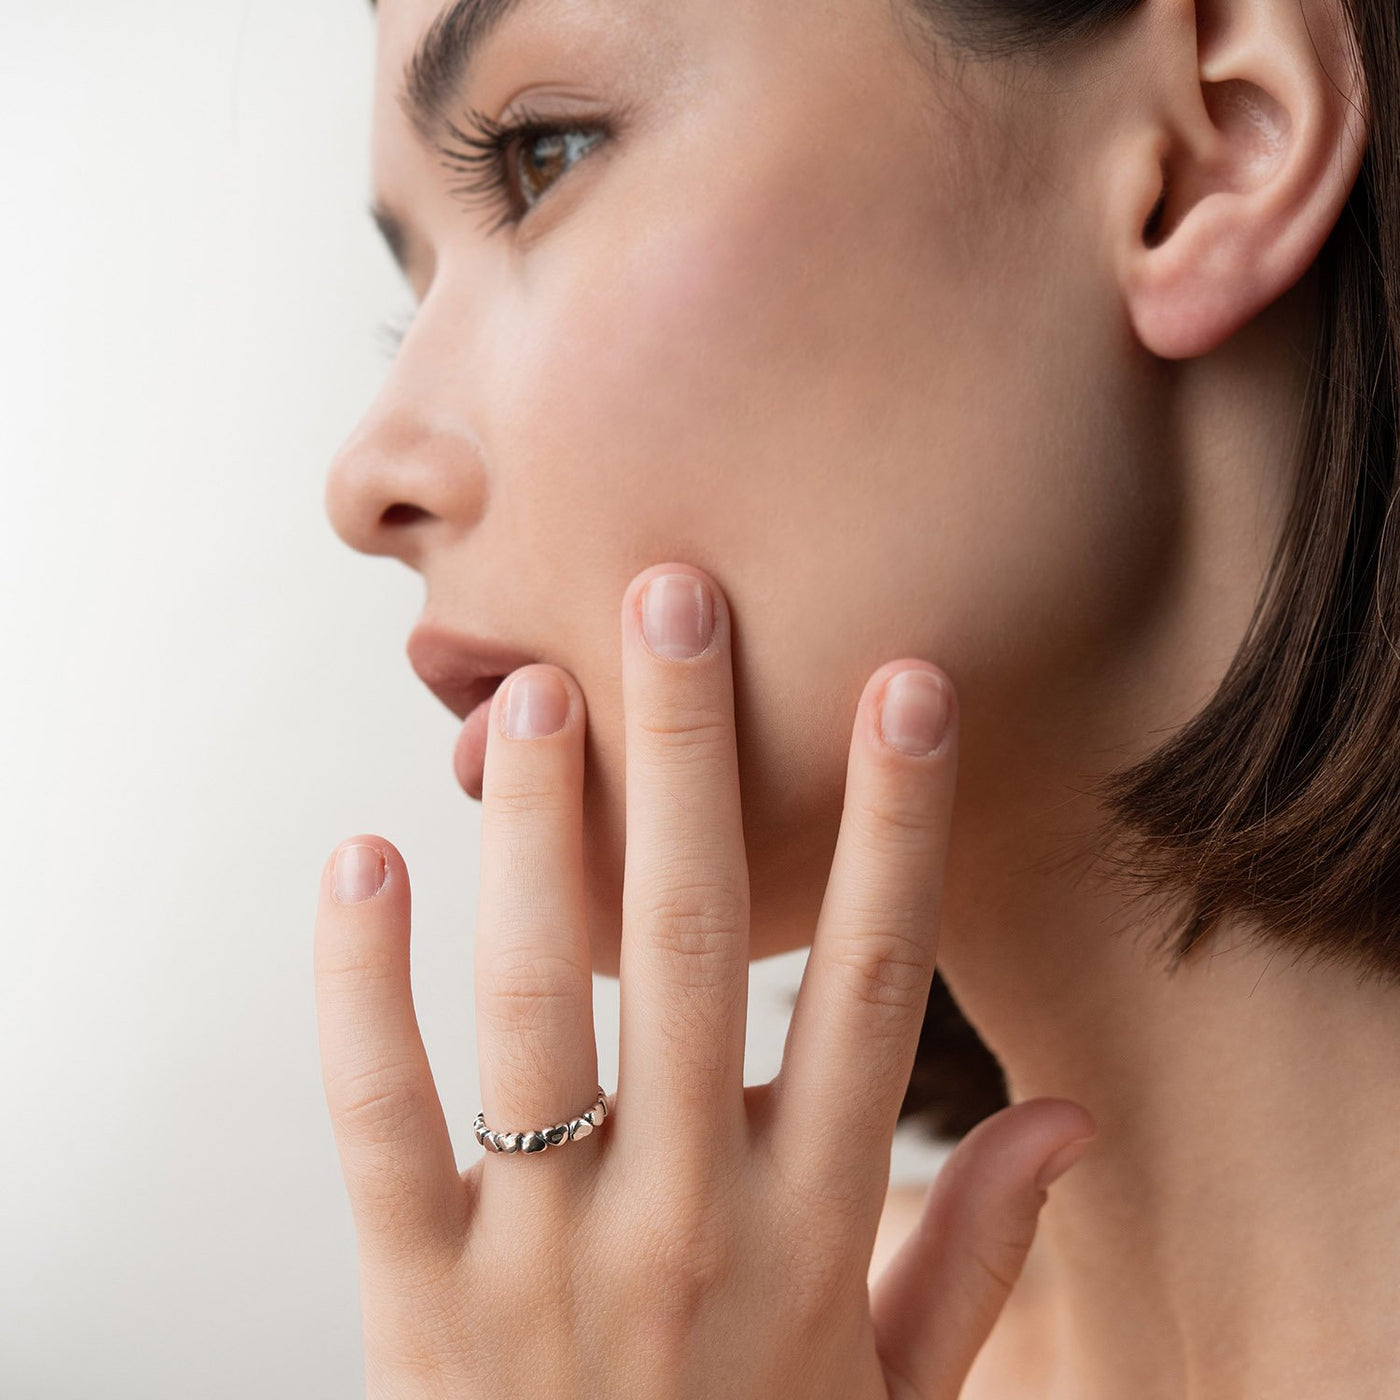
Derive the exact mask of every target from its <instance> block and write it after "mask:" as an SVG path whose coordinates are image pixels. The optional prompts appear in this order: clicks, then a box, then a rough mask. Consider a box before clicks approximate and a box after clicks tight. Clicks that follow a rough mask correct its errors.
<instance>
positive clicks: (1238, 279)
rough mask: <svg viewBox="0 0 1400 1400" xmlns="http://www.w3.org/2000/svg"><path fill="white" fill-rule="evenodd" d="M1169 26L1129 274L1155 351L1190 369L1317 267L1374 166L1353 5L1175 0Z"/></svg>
mask: <svg viewBox="0 0 1400 1400" xmlns="http://www.w3.org/2000/svg"><path fill="white" fill-rule="evenodd" d="M1162 19H1163V23H1162V24H1161V25H1160V26H1158V27H1157V28H1156V30H1155V36H1156V38H1157V39H1158V40H1160V41H1162V42H1164V43H1166V44H1167V45H1168V46H1169V47H1174V48H1175V49H1176V52H1175V54H1173V55H1172V56H1171V57H1170V59H1169V61H1167V62H1165V63H1163V64H1162V65H1161V66H1160V67H1158V69H1157V72H1158V75H1159V78H1158V85H1157V86H1156V87H1154V88H1153V91H1152V97H1153V100H1154V102H1155V103H1156V104H1158V105H1157V111H1156V115H1155V116H1154V123H1157V124H1159V125H1158V126H1157V129H1156V131H1155V133H1154V134H1155V138H1156V142H1155V145H1153V146H1151V147H1149V148H1146V149H1144V150H1141V151H1140V152H1138V153H1135V154H1136V155H1138V156H1139V157H1140V158H1142V159H1143V162H1144V166H1145V173H1143V174H1142V176H1141V177H1140V178H1138V179H1136V180H1135V181H1134V182H1133V189H1132V192H1131V198H1132V199H1133V201H1134V202H1133V204H1132V205H1131V207H1130V211H1129V212H1130V215H1131V225H1130V226H1129V230H1128V236H1126V237H1125V241H1124V243H1123V246H1122V258H1121V264H1120V268H1119V274H1120V281H1121V285H1122V288H1123V294H1124V299H1125V303H1126V306H1127V310H1128V313H1129V316H1130V318H1131V320H1132V324H1133V328H1134V330H1135V332H1136V334H1137V336H1138V338H1139V340H1141V342H1142V344H1143V345H1144V346H1145V347H1146V348H1147V349H1148V350H1150V351H1152V353H1153V354H1155V355H1159V356H1161V357H1162V358H1164V359H1189V358H1191V357H1193V356H1197V355H1204V354H1208V353H1209V352H1210V351H1212V350H1214V349H1215V348H1216V347H1217V346H1219V345H1221V344H1222V343H1223V342H1225V341H1226V340H1228V339H1229V338H1230V337H1231V336H1233V335H1234V334H1235V332H1236V331H1238V330H1239V329H1240V328H1241V327H1242V326H1244V325H1245V324H1246V323H1247V322H1249V321H1250V320H1252V319H1253V318H1254V317H1255V316H1257V315H1258V314H1259V313H1260V312H1261V311H1263V310H1264V309H1265V308H1266V307H1267V306H1269V305H1270V304H1271V303H1273V302H1274V301H1276V300H1277V299H1278V298H1279V297H1281V296H1282V295H1283V294H1284V293H1285V292H1287V291H1288V290H1289V288H1290V287H1292V286H1293V285H1294V284H1295V283H1296V282H1298V281H1299V280H1300V279H1301V278H1302V277H1303V275H1304V273H1306V272H1307V270H1308V269H1309V267H1311V266H1312V264H1313V263H1314V262H1315V261H1316V259H1317V256H1318V254H1319V253H1320V252H1321V250H1322V246H1323V244H1324V243H1325V242H1326V241H1327V237H1328V235H1329V234H1330V233H1331V231H1332V229H1333V228H1334V227H1335V226H1336V223H1337V220H1338V219H1339V217H1340V216H1341V213H1342V210H1343V208H1344V207H1345V205H1346V201H1347V199H1348V197H1349V196H1350V194H1351V191H1352V188H1353V186H1354V185H1355V182H1356V178H1357V175H1358V173H1359V171H1360V168H1361V160H1362V156H1363V154H1364V152H1365V146H1366V140H1367V136H1368V121H1367V117H1366V111H1365V107H1366V103H1365V80H1364V76H1363V74H1362V71H1361V68H1360V64H1359V60H1358V58H1357V56H1356V51H1355V45H1354V44H1353V42H1352V38H1351V33H1350V28H1349V25H1348V22H1347V20H1346V16H1345V5H1344V3H1343V0H1195V3H1194V4H1191V3H1190V0H1187V2H1186V3H1184V4H1183V3H1182V0H1164V5H1163V11H1162ZM1183 20H1184V23H1183ZM1193 21H1194V22H1193ZM1187 49H1189V51H1190V52H1189V55H1188V53H1187V52H1186V51H1185V50H1187ZM1188 56H1189V58H1190V61H1189V62H1188V61H1187V58H1188ZM1176 75H1179V77H1177V76H1176ZM1173 82H1175V83H1176V84H1177V88H1179V90H1176V89H1174V88H1173V87H1172V86H1171V84H1172V83H1173ZM1154 155H1155V164H1154V163H1153V157H1154ZM1149 182H1150V183H1149ZM1149 202H1150V207H1149V208H1147V210H1146V213H1145V214H1144V204H1145V203H1149Z"/></svg>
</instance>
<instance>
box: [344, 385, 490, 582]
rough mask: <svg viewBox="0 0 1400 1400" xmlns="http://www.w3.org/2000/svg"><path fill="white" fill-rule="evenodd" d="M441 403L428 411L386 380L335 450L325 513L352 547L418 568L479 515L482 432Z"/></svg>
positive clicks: (421, 569)
mask: <svg viewBox="0 0 1400 1400" xmlns="http://www.w3.org/2000/svg"><path fill="white" fill-rule="evenodd" d="M441 408H442V405H440V404H439V405H438V406H437V409H435V410H434V411H433V412H432V413H429V412H428V411H427V407H426V405H424V404H422V403H419V402H415V401H413V400H410V399H409V398H407V397H406V396H405V395H404V394H402V393H401V392H394V391H393V390H392V386H386V392H385V394H383V395H381V397H380V399H379V400H378V401H377V402H376V403H375V404H374V406H373V407H372V408H371V409H370V411H369V412H368V413H367V414H366V415H365V417H364V418H363V419H362V420H361V422H360V423H359V424H358V425H357V426H356V428H355V430H354V431H353V432H352V433H351V434H350V436H349V437H348V438H347V439H346V440H345V442H344V443H343V444H342V445H341V447H340V450H339V451H338V452H337V453H336V454H335V456H334V458H333V459H332V461H331V465H330V470H329V472H328V473H327V477H326V492H325V506H326V514H327V515H328V516H329V517H330V522H331V525H332V527H333V528H334V529H335V532H336V534H338V535H339V536H340V538H341V539H343V540H344V541H345V543H346V544H348V545H349V546H350V547H351V548H352V549H356V550H359V551H360V552H361V553H362V554H387V555H392V556H394V557H395V558H398V559H401V560H403V562H404V563H406V564H408V565H409V566H410V567H411V568H414V569H417V570H418V571H419V572H420V573H421V572H423V570H424V564H425V561H426V557H427V553H428V551H429V550H430V549H431V548H432V542H433V541H434V540H441V539H445V538H448V537H452V536H456V535H458V534H460V533H462V532H463V531H467V530H470V529H471V527H472V525H473V524H474V523H475V522H476V520H477V519H478V518H479V516H480V514H481V510H482V503H483V497H484V490H485V481H484V475H483V472H482V467H481V444H480V440H479V439H478V438H477V436H476V434H475V433H474V432H472V431H471V429H470V428H468V427H467V425H466V424H465V423H464V422H463V421H461V419H460V418H459V417H455V416H449V417H443V416H442V414H441V413H440V412H439V411H438V410H440V409H441Z"/></svg>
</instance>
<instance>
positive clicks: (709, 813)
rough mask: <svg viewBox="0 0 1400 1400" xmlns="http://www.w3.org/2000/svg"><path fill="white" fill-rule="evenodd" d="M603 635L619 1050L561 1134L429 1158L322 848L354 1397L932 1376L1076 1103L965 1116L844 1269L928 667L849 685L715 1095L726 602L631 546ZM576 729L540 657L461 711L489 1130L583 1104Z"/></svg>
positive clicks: (916, 978)
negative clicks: (776, 1062)
mask: <svg viewBox="0 0 1400 1400" xmlns="http://www.w3.org/2000/svg"><path fill="white" fill-rule="evenodd" d="M622 634H623V695H624V705H625V715H626V799H627V801H626V806H627V837H626V873H625V880H624V890H623V907H622V956H621V964H620V986H621V1041H620V1045H619V1075H618V1086H617V1090H616V1093H615V1094H613V1095H610V1096H609V1098H608V1107H609V1109H610V1110H611V1112H609V1113H608V1114H607V1116H606V1117H602V1116H601V1115H599V1114H594V1115H591V1116H592V1117H594V1118H598V1119H600V1120H601V1121H599V1122H598V1125H597V1127H596V1128H595V1130H594V1131H592V1132H591V1133H587V1134H586V1135H585V1133H583V1132H579V1130H578V1128H577V1126H575V1128H574V1133H575V1134H577V1135H576V1136H567V1135H566V1136H563V1140H562V1141H560V1142H558V1143H557V1145H548V1146H545V1147H544V1148H543V1149H542V1150H539V1140H538V1139H535V1138H531V1139H530V1140H529V1141H528V1143H527V1146H528V1147H529V1148H531V1149H535V1150H530V1151H520V1150H516V1151H507V1152H497V1151H495V1150H491V1151H488V1152H486V1154H485V1155H484V1156H483V1157H481V1158H480V1159H478V1160H477V1161H475V1162H474V1163H473V1164H472V1166H471V1167H469V1168H468V1169H467V1170H466V1171H464V1172H459V1171H458V1168H457V1165H456V1159H455V1154H454V1149H453V1145H452V1142H451V1140H450V1137H449V1134H448V1128H447V1124H446V1120H445V1116H444V1114H443V1110H442V1106H441V1103H440V1100H439V1098H438V1094H437V1091H436V1087H435V1085H434V1082H433V1078H432V1073H431V1070H430V1068H429V1065H428V1062H427V1058H426V1055H425V1052H424V1048H423V1043H422V1040H421V1038H420V1035H419V1031H418V1026H417V1022H416V1018H415V1014H414V1009H413V1001H412V992H411V986H410V978H409V886H408V874H407V870H406V869H405V866H404V863H403V859H402V857H401V856H400V855H399V853H398V852H397V851H396V850H395V849H394V847H393V846H392V845H390V844H389V843H388V842H386V841H384V840H383V839H382V838H379V837H374V836H362V837H359V838H356V839H355V840H354V841H352V842H347V843H345V844H344V845H343V846H342V847H341V848H339V851H338V853H337V854H340V853H343V852H346V851H347V850H348V851H349V852H350V854H349V856H348V857H347V860H346V862H345V864H344V865H343V866H340V867H337V862H336V861H335V860H334V859H332V860H329V861H327V864H326V868H325V870H323V872H322V879H321V892H320V904H319V909H318V915H317V923H316V935H315V971H316V996H317V1008H318V1021H319V1026H320V1039H321V1055H322V1067H323V1075H324V1083H325V1089H326V1095H327V1100H328V1103H329V1106H330V1111H331V1117H332V1122H333V1126H334V1130H335V1134H336V1139H337V1144H338V1147H339V1151H340V1158H341V1164H342V1169H343V1172H344V1175H345V1180H346V1184H347V1188H348V1192H349V1196H350V1201H351V1206H352V1210H353V1214H354V1219H355V1227H356V1232H357V1236H358V1240H359V1246H360V1264H361V1299H362V1306H363V1309H364V1338H365V1348H366V1365H367V1375H368V1382H369V1395H370V1397H371V1400H381V1398H382V1400H388V1397H390V1396H392V1397H394V1398H395V1400H401V1397H406V1396H420V1395H421V1396H424V1397H426V1396H429V1395H432V1396H453V1397H463V1400H466V1397H476V1396H479V1395H486V1394H533V1393H536V1392H537V1391H544V1390H548V1391H550V1392H559V1393H564V1394H574V1395H587V1396H598V1397H604V1396H605V1397H609V1400H617V1398H618V1397H637V1400H643V1397H645V1398H646V1400H652V1397H655V1400H660V1398H661V1397H667V1398H668V1400H670V1397H676V1396H695V1397H707V1398H708V1397H714V1396H719V1395H724V1396H734V1397H753V1400H759V1397H762V1400H785V1397H791V1398H792V1400H798V1397H801V1400H822V1398H823V1397H830V1400H838V1397H839V1400H851V1397H871V1398H872V1400H873V1398H874V1397H890V1396H894V1397H900V1400H914V1397H915V1396H917V1397H919V1400H930V1397H934V1398H936V1400H944V1398H945V1397H946V1400H952V1397H954V1396H956V1395H957V1394H958V1392H959V1390H960V1389H961V1388H962V1384H963V1381H964V1379H965V1377H966V1374H967V1371H968V1369H969V1368H970V1366H971V1364H972V1361H973V1359H974V1358H975V1356H976V1354H977V1352H978V1350H979V1349H980V1348H981V1346H982V1344H983V1343H984V1341H985V1340H986V1338H987V1335H988V1334H989V1332H990V1330H991V1327H992V1324H993V1323H994V1322H995V1320H996V1318H997V1316H998V1315H999V1313H1000V1311H1001V1309H1002V1306H1003V1304H1004V1302H1005V1300H1006V1297H1007V1295H1008V1293H1009V1292H1010V1289H1011V1287H1012V1285H1013V1284H1014V1283H1015V1280H1016V1278H1017V1276H1018V1274H1019V1273H1020V1270H1021V1266H1022V1264H1023V1262H1024V1259H1025V1254H1026V1252H1027V1250H1028V1249H1029V1246H1030V1243H1031V1239H1032V1237H1033V1235H1034V1231H1035V1224H1036V1219H1037V1215H1038V1211H1039V1208H1040V1205H1041V1204H1042V1203H1043V1201H1044V1200H1045V1194H1044V1190H1043V1187H1042V1184H1041V1182H1040V1181H1038V1177H1039V1178H1041V1179H1042V1180H1043V1179H1044V1178H1045V1176H1047V1175H1048V1173H1042V1171H1041V1169H1042V1168H1053V1167H1055V1166H1059V1167H1060V1169H1061V1170H1063V1168H1064V1167H1065V1166H1067V1165H1069V1164H1070V1163H1071V1162H1072V1161H1073V1160H1074V1159H1075V1156H1076V1155H1077V1154H1078V1153H1079V1152H1082V1150H1083V1148H1082V1146H1079V1147H1073V1148H1071V1147H1070V1146H1069V1145H1070V1144H1071V1143H1074V1142H1075V1141H1076V1140H1079V1139H1084V1138H1085V1137H1087V1136H1088V1135H1090V1134H1092V1133H1093V1132H1094V1124H1093V1121H1092V1119H1090V1118H1089V1116H1088V1114H1087V1113H1086V1112H1085V1110H1084V1109H1083V1108H1081V1107H1080V1106H1078V1105H1076V1104H1072V1103H1069V1102H1068V1101H1064V1100H1055V1099H1039V1100H1031V1101H1028V1102H1025V1103H1021V1104H1016V1105H1013V1106H1012V1107H1010V1108H1007V1109H1004V1110H1002V1111H1001V1112H1000V1113H998V1114H996V1115H994V1116H993V1117H992V1118H990V1119H988V1120H987V1121H986V1122H984V1123H982V1124H980V1125H979V1126H978V1127H977V1128H976V1129H975V1130H974V1131H973V1132H972V1133H971V1134H969V1135H968V1137H966V1138H965V1139H964V1140H963V1141H962V1142H961V1143H960V1144H959V1145H958V1147H957V1149H956V1150H955V1151H954V1152H953V1154H952V1156H951V1157H950V1158H949V1160H948V1162H947V1163H946V1164H945V1166H944V1168H943V1170H942V1172H941V1173H940V1175H939V1177H938V1180H937V1181H936V1182H935V1183H934V1186H933V1188H932V1190H931V1191H930V1193H929V1197H928V1200H927V1202H926V1204H925V1208H924V1214H923V1217H922V1220H921V1222H920V1225H919V1227H918V1228H917V1229H916V1230H915V1231H914V1233H913V1234H912V1235H911V1237H910V1239H909V1240H908V1241H907V1243H906V1244H905V1246H904V1247H903V1249H902V1250H901V1251H900V1253H899V1254H897V1255H896V1256H895V1259H894V1261H893V1262H892V1264H891V1265H890V1267H889V1269H888V1270H887V1271H886V1273H885V1274H884V1275H883V1277H882V1278H881V1279H880V1281H879V1284H878V1285H877V1287H876V1288H875V1289H874V1290H873V1293H872V1291H871V1290H869V1289H868V1288H867V1282H866V1275H867V1269H868V1267H869V1262H870V1258H871V1253H872V1249H873V1246H874V1241H875V1235H876V1230H877V1227H878V1225H879V1220H880V1215H881V1210H882V1207H883V1203H884V1196H885V1190H886V1186H887V1184H888V1177H889V1162H890V1146H891V1140H892V1137H893V1133H894V1128H895V1124H896V1121H897V1117H898V1112H899V1107H900V1104H901V1102H902V1100H903V1095H904V1091H905V1087H906V1085H907V1083H908V1080H909V1074H910V1070H911V1067H912V1065H913V1059H914V1054H915V1049H916V1046H917V1043H918V1037H919V1029H920V1025H921V1022H922V1018H923V1012H924V1007H925V1003H926V1000H927V996H928V989H929V984H930V981H931V979H932V975H933V970H934V962H935V953H936V948H937V941H938V926H939V916H940V902H941V890H942V882H943V870H944V864H945V860H946V850H947V837H948V828H949V823H950V818H951V812H952V799H953V787H954V778H955V770H956V759H957V734H958V713H957V702H956V697H955V695H954V692H953V689H952V686H951V683H950V681H949V680H948V678H947V676H946V675H945V674H944V673H943V672H941V671H940V670H938V669H937V668H935V667H934V666H932V665H930V664H929V663H927V662H923V661H910V660H902V661H892V662H889V663H886V664H885V665H884V666H882V667H880V668H879V670H877V671H876V672H875V673H874V675H873V676H872V677H870V679H869V680H868V682H867V684H866V687H865V690H864V692H863V694H862V696H861V699H860V703H859V707H858V709H857V713H856V717H855V725H854V732H853V735H852V741H851V746H850V753H849V759H848V765H847V776H846V795H845V805H844V809H843V813H842V822H841V829H840V836H839V839H838V843H837V847H836V853H835V858H834V860H833V864H832V869H831V874H830V878H829V881H828V883H827V887H826V893H825V898H824V902H823V904H822V908H821V914H820V917H819V920H818V922H817V926H816V928H815V930H814V932H813V939H812V951H811V954H810V956H809V959H808V962H807V966H806V970H805V974H804V976H803V980H802V987H801V990H800V993H799V996H798V1000H797V1005H796V1007H795V1009H794V1012H793V1017H792V1023H791V1028H790V1030H789V1034H788V1039H787V1044H786V1046H785V1049H784V1055H783V1061H782V1068H781V1070H780V1072H779V1074H778V1076H777V1078H776V1079H774V1080H773V1081H772V1082H771V1083H770V1084H765V1085H758V1086H753V1087H750V1088H747V1089H746V1088H745V1086H744V1083H743V1067H744V1039H745V1021H746V1008H747V995H748V972H749V926H748V909H749V899H748V870H747V865H746V860H745V852H744V837H743V827H742V821H741V813H740V801H739V775H738V764H737V757H736V745H735V732H734V706H733V689H732V677H731V665H730V614H729V608H728V603H727V601H726V599H725V598H724V596H723V595H722V594H721V592H720V590H719V589H718V588H717V587H716V586H715V584H714V582H713V580H711V579H710V578H709V577H708V575H706V574H704V573H702V571H700V570H698V569H694V568H690V567H688V566H676V565H665V566H657V567H655V568H651V569H647V570H645V571H644V572H643V573H642V574H640V575H638V577H637V578H636V579H634V580H633V581H632V583H631V585H630V586H629V587H628V589H627V590H626V593H625V595H624V598H623V603H622ZM521 682H529V683H530V684H529V688H528V690H527V689H526V687H525V686H523V685H522V684H521ZM537 687H538V688H537ZM882 705H883V722H882ZM584 732H585V705H584V699H583V694H582V691H581V690H580V689H579V687H578V684H577V682H576V681H575V680H574V679H573V678H572V676H570V675H569V674H568V673H567V672H565V671H563V670H561V669H559V668H557V667H552V666H547V665H532V666H527V667H523V668H521V669H520V670H519V671H517V672H515V673H514V674H513V675H512V676H511V677H509V678H507V680H506V682H505V683H504V684H503V685H502V686H501V687H500V688H499V690H498V691H497V693H496V696H495V698H494V700H493V701H492V707H491V727H490V736H489V739H488V744H487V759H486V770H485V785H484V791H483V796H482V801H483V810H482V823H483V827H482V830H483V852H482V883H481V891H480V902H479V908H478V920H477V934H476V1024H477V1039H478V1051H479V1062H480V1070H481V1076H482V1089H483V1103H484V1109H483V1112H484V1118H485V1123H486V1125H487V1127H488V1128H489V1129H491V1130H495V1131H497V1132H500V1133H502V1134H505V1133H512V1134H519V1133H523V1132H526V1131H528V1130H531V1129H540V1130H543V1129H546V1128H549V1127H552V1126H557V1125H561V1124H568V1123H570V1122H571V1121H572V1120H575V1119H577V1118H579V1117H580V1115H582V1114H584V1113H585V1112H586V1111H587V1110H588V1109H589V1108H590V1106H591V1105H592V1104H593V1103H594V1101H595V1100H596V1099H597V1097H598V1089H599V1084H598V1057H597V1044H596V1040H595V1036H594V1028H593V1010H592V1007H593V1002H592V971H591V958H590V950H589V943H588V935H587V927H586V919H585V889H586V882H585V871H584V869H583V866H582V855H581V852H582V828H581V823H582V790H583V774H584V744H583V740H584ZM882 733H884V734H889V735H890V736H891V737H892V739H893V740H894V742H893V743H887V742H886V741H885V740H884V739H883V738H882ZM512 735H514V737H512ZM560 1136H561V1134H559V1133H558V1132H555V1133H553V1134H551V1138H558V1137H560ZM507 1145H508V1146H509V1145H512V1143H511V1141H510V1140H507ZM490 1146H491V1147H492V1148H494V1146H495V1142H494V1141H493V1142H492V1143H491V1144H490ZM517 1146H518V1144H517ZM1066 1149H1068V1150H1066Z"/></svg>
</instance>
